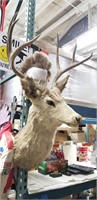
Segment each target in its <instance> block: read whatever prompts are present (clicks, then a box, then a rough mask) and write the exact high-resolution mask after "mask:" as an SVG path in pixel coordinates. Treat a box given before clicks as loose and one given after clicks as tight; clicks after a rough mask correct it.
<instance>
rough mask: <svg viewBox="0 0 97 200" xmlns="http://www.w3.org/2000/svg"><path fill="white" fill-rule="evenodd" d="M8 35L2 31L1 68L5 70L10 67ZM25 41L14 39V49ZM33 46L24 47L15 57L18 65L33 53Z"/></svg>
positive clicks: (0, 40)
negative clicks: (7, 44)
mask: <svg viewBox="0 0 97 200" xmlns="http://www.w3.org/2000/svg"><path fill="white" fill-rule="evenodd" d="M6 43H7V35H6V34H5V33H3V32H2V33H0V68H1V69H2V70H4V71H6V70H8V69H10V66H9V63H8V57H7V47H6ZM22 43H23V41H20V40H17V39H15V38H13V39H12V51H14V50H15V49H16V48H17V47H19V46H20V45H21V44H22ZM32 52H33V50H32V48H28V47H26V48H24V49H23V50H22V51H21V52H20V53H19V55H18V56H17V57H16V59H15V65H16V67H19V64H20V63H21V62H22V61H23V60H24V59H25V58H26V57H27V56H28V55H30V54H32Z"/></svg>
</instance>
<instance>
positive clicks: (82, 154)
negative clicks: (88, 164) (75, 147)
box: [79, 146, 88, 161]
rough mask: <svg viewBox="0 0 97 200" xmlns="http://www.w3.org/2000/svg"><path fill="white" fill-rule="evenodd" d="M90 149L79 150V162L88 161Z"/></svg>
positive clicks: (82, 148)
mask: <svg viewBox="0 0 97 200" xmlns="http://www.w3.org/2000/svg"><path fill="white" fill-rule="evenodd" d="M87 158H88V147H86V146H83V147H80V148H79V161H87Z"/></svg>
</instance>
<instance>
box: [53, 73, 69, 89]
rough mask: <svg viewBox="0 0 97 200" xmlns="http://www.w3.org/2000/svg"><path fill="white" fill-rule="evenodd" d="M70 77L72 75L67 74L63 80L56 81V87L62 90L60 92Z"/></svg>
mask: <svg viewBox="0 0 97 200" xmlns="http://www.w3.org/2000/svg"><path fill="white" fill-rule="evenodd" d="M69 77H70V75H68V76H66V77H65V78H64V79H62V80H61V81H59V82H57V83H56V87H57V88H58V89H59V90H60V92H62V91H63V89H64V88H65V86H66V84H67V82H68V79H69Z"/></svg>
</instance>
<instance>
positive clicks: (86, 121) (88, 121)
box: [81, 118, 97, 124]
mask: <svg viewBox="0 0 97 200" xmlns="http://www.w3.org/2000/svg"><path fill="white" fill-rule="evenodd" d="M81 124H97V119H89V118H86V119H83V120H82V122H81Z"/></svg>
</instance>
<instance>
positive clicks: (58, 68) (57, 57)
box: [56, 34, 61, 73]
mask: <svg viewBox="0 0 97 200" xmlns="http://www.w3.org/2000/svg"><path fill="white" fill-rule="evenodd" d="M56 67H57V73H58V72H59V71H60V70H61V68H60V63H59V35H58V34H57V52H56Z"/></svg>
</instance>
